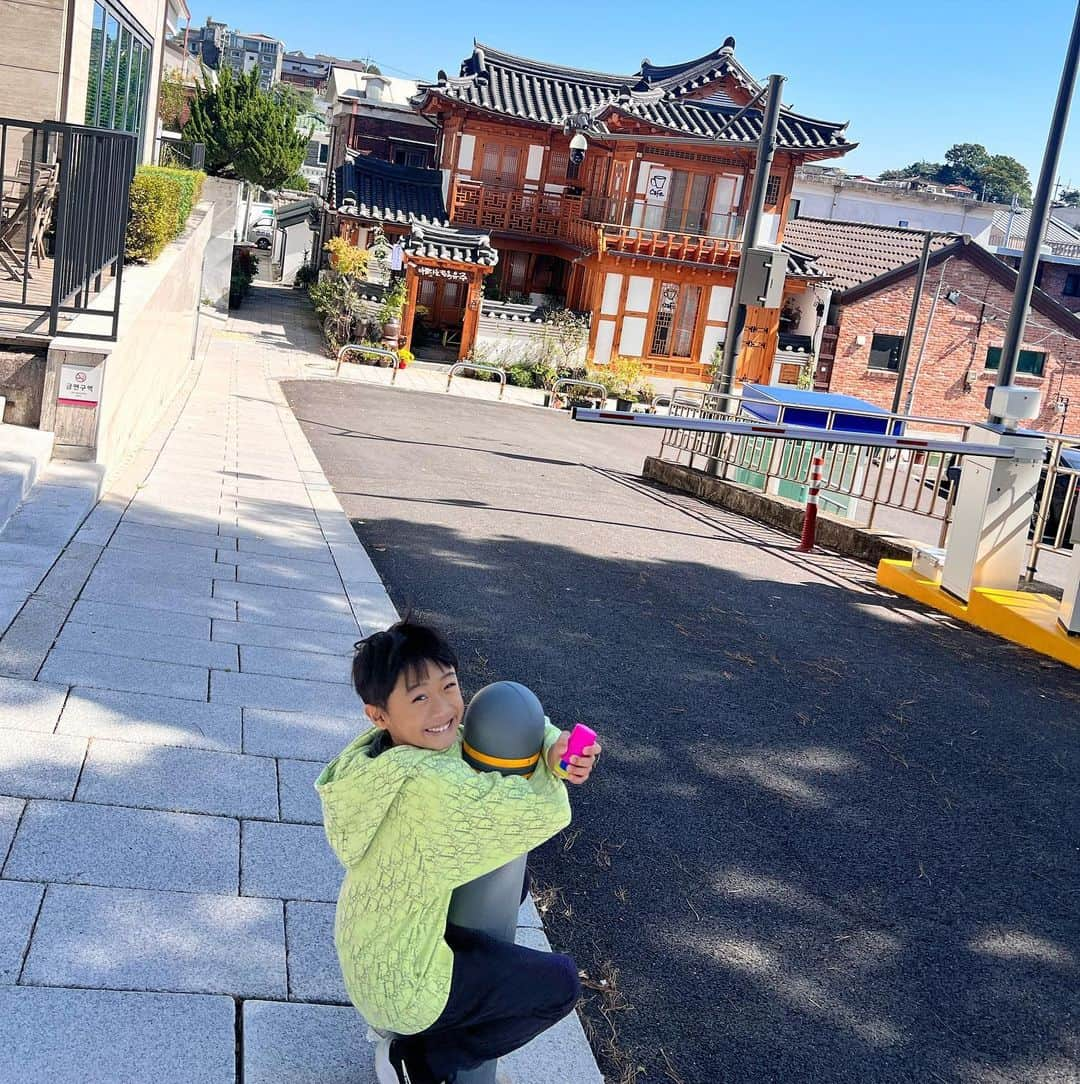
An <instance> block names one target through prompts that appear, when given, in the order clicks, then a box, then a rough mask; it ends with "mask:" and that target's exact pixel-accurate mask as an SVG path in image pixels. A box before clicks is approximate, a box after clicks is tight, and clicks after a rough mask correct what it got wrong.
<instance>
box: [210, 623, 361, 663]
mask: <svg viewBox="0 0 1080 1084" xmlns="http://www.w3.org/2000/svg"><path fill="white" fill-rule="evenodd" d="M212 636H213V639H215V640H220V641H223V642H224V643H229V644H240V645H244V644H251V645H254V646H258V647H283V648H288V649H289V650H290V651H308V652H315V653H317V654H323V655H337V656H338V657H340V658H341V659H343V660H344V661H345V663H346V665H351V662H352V656H353V649H354V647H355V645H356V640H357V637H356V636H355V635H352V636H350V635H348V634H345V633H340V632H316V631H315V630H314V629H291V628H288V627H287V626H285V625H260V624H259V623H258V622H255V621H215V622H214V629H213V633H212Z"/></svg>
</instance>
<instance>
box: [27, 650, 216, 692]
mask: <svg viewBox="0 0 1080 1084" xmlns="http://www.w3.org/2000/svg"><path fill="white" fill-rule="evenodd" d="M207 673H208V669H207V668H206V667H200V666H182V665H179V664H178V663H169V662H154V661H151V660H148V659H129V658H126V657H124V656H122V655H102V654H100V653H97V652H92V651H86V650H84V649H83V648H81V647H80V648H76V647H55V648H53V650H52V651H50V652H49V656H48V658H47V659H46V660H45V665H44V666H43V667H42V668H41V675H40V676H41V680H42V681H52V682H54V683H63V684H66V685H84V686H86V687H88V688H91V689H115V690H119V691H122V692H133V693H139V692H141V693H155V694H160V695H162V696H174V697H177V698H179V699H182V700H201V701H203V702H204V703H205V701H206V690H207Z"/></svg>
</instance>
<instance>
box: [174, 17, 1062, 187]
mask: <svg viewBox="0 0 1080 1084" xmlns="http://www.w3.org/2000/svg"><path fill="white" fill-rule="evenodd" d="M189 5H190V6H191V11H192V22H193V23H201V22H203V21H205V19H206V17H207V16H208V15H212V16H213V17H214V18H215V19H220V20H223V21H225V22H228V23H229V24H230V25H231V26H234V27H236V28H237V29H239V30H245V31H249V32H256V33H263V34H271V35H273V36H275V37H279V38H281V39H282V40H283V41H284V42H285V43H286V46H287V47H288V48H290V49H302V50H303V51H304V52H306V53H309V54H311V53H315V52H323V53H331V54H334V55H337V56H344V57H361V56H370V57H372V58H374V60H375V61H376V62H377V63H378V64H380V65H381V66H382V67H383V68H384V70H385V71H386V72H387V73H388V74H408V75H411V76H413V77H417V76H419V77H423V78H433V77H434V75H435V72H436V71H437V70H438V69H439V68H445V69H446V70H447V71H450V72H454V71H455V69H456V67H457V65H458V64H459V63H460V61H461V59H462V58H463V57H464V56H465V55H467V54H468V53H469V52H470V51H471V48H472V40H473V37H476V38H478V39H479V40H481V41H484V42H487V43H488V44H491V45H495V46H498V47H499V48H501V49H504V50H506V51H508V52H514V53H519V54H521V55H524V56H533V57H539V58H541V59H545V60H551V61H555V62H559V63H563V64H571V65H576V66H580V67H589V68H593V69H597V70H601V71H616V72H630V71H634V70H635V69H636V68H637V66H638V63H639V62H640V60H641V58H642V57H645V56H648V57H649V59H650V60H652V61H653V62H654V63H670V62H673V61H678V60H684V59H687V58H690V57H694V56H698V55H701V54H703V53H706V52H708V51H709V50H711V49H714V48H716V47H718V46H719V45H720V44H721V43H722V42H723V40H724V38H725V37H726V36H727V35H729V34H734V35H735V38H736V54H737V56H738V57H739V59H740V61H741V62H742V63H743V64H744V65H745V66H746V67H747V68H748V69H749V70H750V72H751V73H753V74H754V75H755V76H758V77H759V78H763V77H764V76H767V75H768V74H769V73H770V72H772V71H777V72H779V73H781V74H783V75H787V76H788V85H787V88H786V94H785V101H786V102H788V103H789V104H791V105H792V106H794V107H795V108H796V109H798V110H799V111H800V112H803V113H807V114H809V115H811V116H817V117H822V118H825V119H827V120H849V121H850V122H851V127H850V128H849V132H850V135H851V137H852V139H853V140H856V141H858V142H859V143H860V147H859V149H858V150H856V151H855V152H854V153H852V154H851V155H849V156H848V157H847V158H845V159H842V160H840V163H839V164H841V165H843V166H844V168H846V169H848V170H850V171H852V172H863V173H867V174H870V175H876V174H877V173H878V172H880V171H881V170H883V169H888V168H890V167H897V166H903V165H907V164H908V163H910V162H912V161H915V160H916V159H919V158H928V159H932V160H940V158H941V156H942V155H943V153H944V152H945V150H946V149H947V148H948V147H949V146H951V145H952V144H953V143H961V142H963V143H982V144H984V145H985V146H986V147H987V149H988V150H989V151H990V152H991V153H998V154H1011V155H1013V156H1014V157H1016V158H1018V159H1019V160H1020V161H1021V162H1023V163H1024V165H1025V166H1027V167H1028V170H1029V171H1030V172H1031V175H1032V183H1033V184H1034V182H1035V179H1036V177H1037V175H1038V170H1039V167H1040V165H1041V162H1042V151H1043V145H1044V143H1045V139H1046V133H1047V128H1048V126H1049V122H1050V113H1051V111H1052V108H1053V103H1054V97H1055V95H1056V93H1057V87H1058V82H1059V79H1060V75H1061V67H1062V62H1063V59H1064V52H1065V45H1066V42H1067V41H1068V36H1069V31H1070V28H1071V25H1072V19H1073V15H1074V12H1075V10H1076V9H1075V5H1074V3H1073V0H1028V2H1027V3H1026V4H1016V3H1013V2H1005V0H980V2H979V3H976V4H956V3H952V4H950V3H947V2H942V0H936V2H930V0H906V2H904V3H898V4H881V3H876V2H873V0H870V2H868V0H828V2H822V0H819V2H818V3H817V4H809V3H806V2H805V0H804V2H800V3H794V2H791V0H773V2H772V3H768V4H766V3H745V4H739V5H732V6H731V8H730V10H728V11H726V12H725V11H724V5H720V4H717V3H715V0H712V2H710V0H673V2H670V3H663V4H655V5H654V4H649V5H646V4H644V3H641V0H629V2H626V3H619V4H616V3H614V2H612V0H591V2H590V0H576V2H570V0H544V2H543V3H542V4H541V3H536V2H525V3H522V2H514V0H510V2H508V0H470V2H467V3H462V2H460V0H459V2H457V3H453V2H451V3H447V2H446V0H440V2H439V3H433V2H430V0H410V2H408V3H401V4H398V5H395V4H388V5H386V6H385V7H381V6H379V7H377V6H376V5H369V4H367V3H363V2H361V3H359V4H355V5H352V4H330V3H322V4H319V3H311V2H308V3H296V2H295V0H289V2H287V3H286V2H285V0H259V2H255V0H217V2H216V3H215V4H214V6H211V7H200V6H198V4H195V3H192V0H189ZM380 8H381V9H380ZM394 14H398V15H399V17H397V18H394V17H392V15H394ZM1073 112H1074V116H1073V123H1072V125H1071V126H1070V132H1069V135H1068V137H1067V140H1066V144H1065V148H1064V153H1063V155H1062V161H1061V168H1060V170H1059V174H1060V176H1061V178H1062V179H1063V180H1065V181H1071V182H1073V183H1075V184H1077V185H1078V186H1080V103H1077V104H1076V105H1074V110H1073Z"/></svg>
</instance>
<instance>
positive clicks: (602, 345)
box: [593, 320, 615, 365]
mask: <svg viewBox="0 0 1080 1084" xmlns="http://www.w3.org/2000/svg"><path fill="white" fill-rule="evenodd" d="M614 342H615V321H614V320H601V321H600V322H599V323H598V324H597V325H596V345H595V346H594V347H593V362H594V363H595V364H597V365H607V363H608V362H609V361H611V347H612V345H613V344H614Z"/></svg>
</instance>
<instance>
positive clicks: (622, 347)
mask: <svg viewBox="0 0 1080 1084" xmlns="http://www.w3.org/2000/svg"><path fill="white" fill-rule="evenodd" d="M646 322H647V321H646V319H645V317H644V316H624V317H623V322H622V334H621V335H620V336H619V353H620V354H622V355H623V357H627V358H640V357H641V356H642V355H643V354H644V353H645V324H646Z"/></svg>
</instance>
